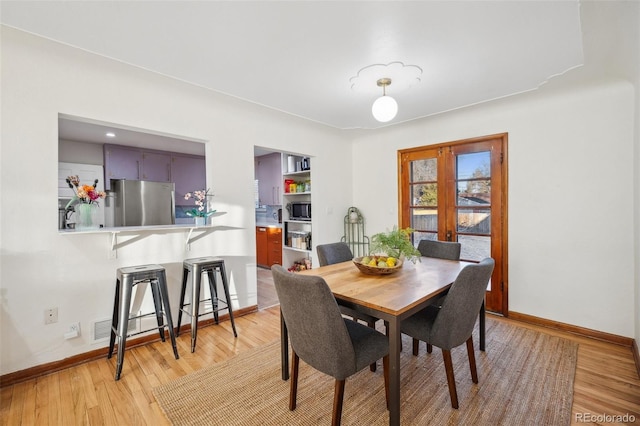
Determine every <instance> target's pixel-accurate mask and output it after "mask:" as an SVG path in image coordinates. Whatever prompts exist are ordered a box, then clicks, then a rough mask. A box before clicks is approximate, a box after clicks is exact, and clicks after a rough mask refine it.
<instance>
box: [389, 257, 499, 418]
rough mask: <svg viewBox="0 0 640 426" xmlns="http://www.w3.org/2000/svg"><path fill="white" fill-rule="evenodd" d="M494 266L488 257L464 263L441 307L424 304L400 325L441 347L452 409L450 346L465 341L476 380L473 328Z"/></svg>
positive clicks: (455, 398) (453, 389) (455, 395)
mask: <svg viewBox="0 0 640 426" xmlns="http://www.w3.org/2000/svg"><path fill="white" fill-rule="evenodd" d="M494 266H495V261H494V260H493V259H492V258H490V257H488V258H486V259H484V260H483V261H482V262H480V263H477V264H472V265H467V266H465V267H464V268H463V269H462V271H460V274H459V275H458V277H457V278H456V280H455V281H454V282H453V284H452V285H451V288H450V289H449V293H448V294H447V297H446V298H445V299H444V301H443V303H442V306H437V305H430V306H427V308H426V309H423V310H422V311H420V312H418V313H416V314H415V315H413V316H411V317H409V318H407V319H405V320H404V321H402V324H401V326H400V329H401V331H402V332H403V333H405V334H407V335H409V336H411V337H414V338H417V339H419V340H423V341H425V342H427V343H430V344H432V345H434V346H437V347H439V348H440V349H442V357H443V359H444V367H445V370H446V373H447V383H448V384H449V395H450V396H451V406H452V407H453V408H458V393H457V391H456V380H455V377H454V374H453V363H452V361H451V349H452V348H455V347H457V346H460V345H461V344H463V343H465V342H466V343H467V353H468V356H469V367H470V368H471V379H472V380H473V383H478V372H477V369H476V359H475V354H474V352H473V327H474V326H475V323H476V318H477V317H478V310H479V309H480V306H481V305H482V302H483V300H484V292H485V291H486V289H487V284H488V283H489V279H491V274H492V272H493V268H494Z"/></svg>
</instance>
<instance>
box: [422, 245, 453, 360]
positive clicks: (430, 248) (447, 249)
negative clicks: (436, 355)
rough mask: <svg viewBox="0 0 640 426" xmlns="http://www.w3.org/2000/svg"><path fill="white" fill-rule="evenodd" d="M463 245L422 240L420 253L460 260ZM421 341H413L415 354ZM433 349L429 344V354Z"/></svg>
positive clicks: (434, 302) (441, 299)
mask: <svg viewBox="0 0 640 426" xmlns="http://www.w3.org/2000/svg"><path fill="white" fill-rule="evenodd" d="M461 249H462V244H460V243H458V242H455V241H437V240H420V242H419V243H418V251H419V252H420V254H421V255H422V256H425V257H434V258H438V259H446V260H460V251H461ZM446 297H447V294H446V293H444V294H443V295H442V296H440V297H438V298H437V299H435V300H434V301H433V302H432V305H437V306H440V305H442V302H443V301H444V299H445V298H446ZM419 347H420V340H418V339H413V354H414V355H418V351H419ZM432 350H433V348H432V347H431V345H430V344H429V343H427V353H431V352H432Z"/></svg>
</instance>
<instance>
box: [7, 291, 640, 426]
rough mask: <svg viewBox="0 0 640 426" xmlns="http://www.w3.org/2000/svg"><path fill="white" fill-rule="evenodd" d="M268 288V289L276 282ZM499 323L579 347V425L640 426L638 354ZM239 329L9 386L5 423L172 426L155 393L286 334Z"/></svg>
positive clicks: (185, 336) (260, 327)
mask: <svg viewBox="0 0 640 426" xmlns="http://www.w3.org/2000/svg"><path fill="white" fill-rule="evenodd" d="M263 284H264V285H268V279H266V280H264V283H263ZM265 303H270V302H265ZM497 320H498V321H511V322H512V323H514V324H517V325H519V326H522V327H527V328H532V329H536V330H539V331H541V332H544V333H550V334H553V335H557V336H562V337H565V338H567V339H570V340H573V341H575V342H577V343H578V344H579V349H578V364H577V371H576V378H575V384H574V400H573V416H572V424H576V425H578V424H580V425H582V424H611V422H610V421H609V422H607V421H605V422H581V421H580V416H582V417H581V418H582V419H584V418H585V416H586V415H593V416H598V415H603V414H606V415H624V414H629V415H632V416H635V424H640V379H639V378H638V376H637V373H636V370H635V365H634V361H633V356H632V353H631V349H630V348H626V347H621V346H617V345H613V344H609V343H603V342H599V341H595V340H592V339H588V338H583V337H578V336H574V335H572V334H569V333H564V332H559V331H553V330H549V329H545V328H542V327H538V326H532V325H527V324H523V323H519V322H515V321H512V320H508V319H503V318H497ZM236 327H237V330H238V338H237V339H234V338H233V333H232V332H231V327H230V323H229V322H228V321H224V322H221V323H220V324H219V325H211V326H207V327H202V328H200V329H199V331H198V345H197V348H196V352H195V353H191V352H190V334H189V333H182V334H181V335H180V336H179V337H178V351H179V353H180V359H179V360H175V359H174V357H173V352H172V350H171V345H170V344H169V343H168V341H167V342H166V343H161V342H156V343H151V344H147V345H143V346H139V347H135V348H131V349H127V352H126V356H125V361H124V368H123V371H122V378H121V379H120V381H118V382H115V381H114V378H113V375H114V371H115V356H114V357H113V358H112V359H111V360H107V359H106V358H104V359H99V360H96V361H91V362H87V363H85V364H82V365H79V366H76V367H72V368H69V369H66V370H63V371H60V372H56V373H52V374H49V375H47V376H43V377H40V378H38V379H32V380H28V381H25V382H22V383H18V384H15V385H13V386H7V387H4V388H2V389H1V400H0V401H1V402H0V422H1V423H0V424H2V425H11V426H15V425H74V424H82V425H98V424H99V425H145V424H148V425H166V424H167V423H168V422H167V420H166V418H165V417H164V414H163V413H162V410H161V409H160V407H159V406H158V404H157V403H156V401H155V399H154V397H153V393H152V389H153V388H154V387H155V386H158V385H160V384H163V383H166V382H168V381H170V380H173V379H175V378H177V377H180V376H183V375H185V374H189V373H190V372H193V371H196V370H198V369H200V368H203V367H206V366H208V365H210V364H212V363H216V362H220V361H223V360H225V359H228V358H229V357H232V356H233V355H235V354H238V353H240V352H242V351H245V350H247V349H249V348H252V347H256V346H260V345H264V344H266V343H268V342H271V341H274V340H277V339H278V338H279V335H280V334H279V330H280V328H279V327H280V317H279V309H278V307H277V306H275V307H271V308H268V309H261V310H260V311H259V312H257V313H253V314H250V315H245V316H243V317H240V318H237V319H236ZM436 350H437V349H436ZM489 350H490V348H489ZM443 374H444V372H443ZM595 420H597V419H595ZM618 424H620V423H618Z"/></svg>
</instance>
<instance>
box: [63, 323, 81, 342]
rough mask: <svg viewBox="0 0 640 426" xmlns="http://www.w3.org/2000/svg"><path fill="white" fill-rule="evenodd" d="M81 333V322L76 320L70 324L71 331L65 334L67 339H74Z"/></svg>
mask: <svg viewBox="0 0 640 426" xmlns="http://www.w3.org/2000/svg"><path fill="white" fill-rule="evenodd" d="M79 335H80V323H79V322H74V323H72V324H70V325H69V332H68V333H65V334H64V338H65V339H73V338H74V337H78V336H79Z"/></svg>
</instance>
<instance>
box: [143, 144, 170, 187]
mask: <svg viewBox="0 0 640 426" xmlns="http://www.w3.org/2000/svg"><path fill="white" fill-rule="evenodd" d="M141 180H150V181H153V182H171V155H169V154H168V153H160V152H149V151H147V152H143V153H142V179H141Z"/></svg>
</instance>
